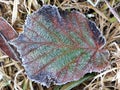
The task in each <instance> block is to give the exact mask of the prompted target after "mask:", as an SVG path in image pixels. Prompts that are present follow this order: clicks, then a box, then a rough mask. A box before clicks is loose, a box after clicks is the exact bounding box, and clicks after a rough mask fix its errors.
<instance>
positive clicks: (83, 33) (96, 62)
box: [11, 5, 109, 87]
mask: <svg viewBox="0 0 120 90" xmlns="http://www.w3.org/2000/svg"><path fill="white" fill-rule="evenodd" d="M11 44H13V45H14V46H16V47H17V50H18V52H19V53H20V56H21V58H22V63H23V66H24V68H25V71H26V74H27V75H28V77H29V78H30V79H31V80H33V81H36V82H39V83H41V84H43V85H45V86H47V87H49V86H50V84H51V83H52V82H53V83H54V84H56V85H61V84H65V83H67V82H70V81H76V80H78V79H80V78H81V77H83V76H84V75H85V74H86V73H91V72H100V71H102V70H104V69H105V68H106V67H107V66H108V65H109V63H108V61H107V60H108V58H109V52H108V50H106V49H104V45H105V38H104V37H103V35H102V34H101V32H100V31H99V30H98V29H97V27H96V25H95V24H94V23H93V22H92V21H89V20H88V19H87V18H86V17H85V16H84V15H82V14H81V13H79V12H78V11H71V12H69V11H61V10H58V9H57V7H55V6H51V5H45V6H43V7H42V8H41V9H40V10H38V11H36V12H34V13H33V14H31V15H28V16H27V19H26V22H25V25H24V32H23V33H21V34H20V35H19V37H18V38H17V39H14V40H12V41H11Z"/></svg>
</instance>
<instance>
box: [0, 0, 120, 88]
mask: <svg viewBox="0 0 120 90" xmlns="http://www.w3.org/2000/svg"><path fill="white" fill-rule="evenodd" d="M119 3H120V2H119V0H110V4H111V6H112V7H115V6H118V5H120V4H119ZM43 4H54V5H56V6H58V7H59V8H62V9H63V10H65V9H70V8H75V9H77V10H79V11H80V12H82V13H84V14H86V15H89V14H93V15H94V17H91V18H90V17H89V18H90V19H91V20H93V21H95V22H96V24H97V26H99V28H100V30H101V32H102V33H103V34H104V36H105V37H106V46H105V47H106V48H107V49H108V50H109V51H110V59H109V61H110V62H111V67H110V68H109V69H107V70H106V71H104V72H102V73H100V74H98V75H97V76H95V77H93V79H92V80H91V81H88V82H89V84H87V83H86V82H85V83H83V84H81V85H79V86H77V87H74V88H73V89H72V90H82V89H83V88H84V89H85V90H120V23H119V22H118V21H117V19H115V17H114V16H113V15H112V14H111V12H110V10H109V9H108V7H107V5H106V4H105V3H104V2H100V3H98V4H97V5H96V7H94V6H92V5H91V4H89V3H88V2H85V1H84V0H0V16H2V17H4V18H5V19H6V20H7V21H8V22H9V23H10V24H11V25H12V26H13V27H14V28H15V30H16V31H17V32H21V31H22V30H23V29H22V27H23V25H24V21H25V18H26V16H27V14H30V13H32V12H33V11H35V10H37V9H38V8H40V7H41V5H43ZM119 7H120V6H119ZM117 13H120V12H117ZM0 43H1V42H0ZM0 64H1V66H0V90H55V89H54V87H55V86H52V87H50V88H48V89H47V88H45V87H42V86H41V85H40V84H36V83H34V82H32V81H30V80H29V79H28V78H27V76H26V75H25V72H24V68H23V67H22V66H21V63H19V62H17V61H14V60H12V59H9V58H8V56H6V55H4V54H2V53H0ZM82 85H83V86H84V87H82V88H81V87H80V86H82ZM60 90H62V89H60Z"/></svg>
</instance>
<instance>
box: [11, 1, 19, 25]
mask: <svg viewBox="0 0 120 90" xmlns="http://www.w3.org/2000/svg"><path fill="white" fill-rule="evenodd" d="M18 4H19V0H14V4H13V12H12V25H13V24H14V23H15V21H16V19H17V15H18Z"/></svg>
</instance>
